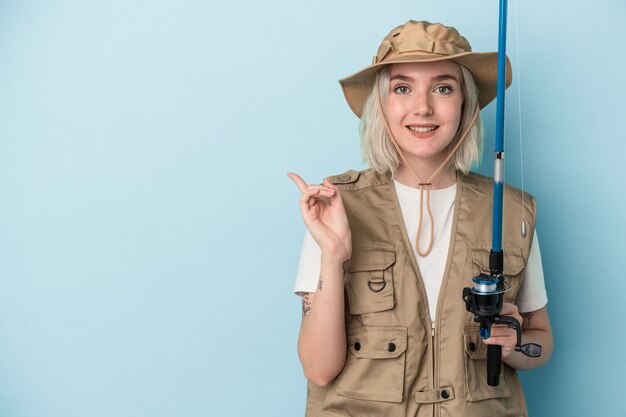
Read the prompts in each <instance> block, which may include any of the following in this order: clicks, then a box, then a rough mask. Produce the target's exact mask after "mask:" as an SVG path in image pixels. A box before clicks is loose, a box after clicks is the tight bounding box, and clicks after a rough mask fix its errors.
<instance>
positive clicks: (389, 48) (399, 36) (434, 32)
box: [374, 20, 472, 63]
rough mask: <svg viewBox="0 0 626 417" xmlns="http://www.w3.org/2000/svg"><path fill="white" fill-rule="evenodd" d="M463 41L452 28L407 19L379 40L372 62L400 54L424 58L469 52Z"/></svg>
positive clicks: (469, 47)
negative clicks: (423, 56)
mask: <svg viewBox="0 0 626 417" xmlns="http://www.w3.org/2000/svg"><path fill="white" fill-rule="evenodd" d="M471 51H472V47H471V46H470V44H469V42H468V41H467V39H465V38H464V37H463V36H461V34H460V33H459V32H458V31H457V30H456V29H455V28H453V27H448V26H444V25H442V24H441V23H430V22H426V21H421V22H417V21H414V20H409V21H408V22H406V23H405V24H403V25H400V26H398V27H396V28H394V29H393V30H392V31H391V32H389V34H388V35H387V36H386V37H385V38H384V39H383V41H382V43H381V44H380V47H379V48H378V52H377V53H376V56H375V57H374V63H379V62H384V61H386V60H388V59H389V58H391V57H394V56H397V55H400V54H403V53H407V52H410V53H413V54H415V53H418V54H424V55H437V56H442V55H443V56H445V55H456V54H461V53H464V52H471Z"/></svg>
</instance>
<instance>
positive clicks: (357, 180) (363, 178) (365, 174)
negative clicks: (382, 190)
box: [326, 168, 390, 191]
mask: <svg viewBox="0 0 626 417" xmlns="http://www.w3.org/2000/svg"><path fill="white" fill-rule="evenodd" d="M326 179H327V180H328V181H330V182H331V183H332V184H334V185H336V186H337V188H339V189H340V190H342V191H350V190H360V189H363V188H367V187H374V186H377V185H382V184H388V183H389V181H390V176H389V175H388V174H386V173H385V174H381V173H379V172H376V171H374V170H373V169H371V168H370V169H366V170H363V171H355V170H349V171H346V172H344V173H342V174H337V175H332V176H330V177H328V178H326Z"/></svg>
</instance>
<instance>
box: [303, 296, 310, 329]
mask: <svg viewBox="0 0 626 417" xmlns="http://www.w3.org/2000/svg"><path fill="white" fill-rule="evenodd" d="M310 312H311V300H310V299H309V293H308V292H305V293H304V294H302V322H304V319H306V318H307V316H308V315H309V313H310Z"/></svg>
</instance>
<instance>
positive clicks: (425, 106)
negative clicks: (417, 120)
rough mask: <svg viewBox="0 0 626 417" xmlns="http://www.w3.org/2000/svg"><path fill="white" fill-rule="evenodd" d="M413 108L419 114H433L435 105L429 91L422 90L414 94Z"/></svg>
mask: <svg viewBox="0 0 626 417" xmlns="http://www.w3.org/2000/svg"><path fill="white" fill-rule="evenodd" d="M412 110H413V113H414V114H415V115H417V116H430V115H432V114H433V107H432V103H431V100H430V95H429V94H428V92H420V93H417V94H415V95H414V99H413V109H412Z"/></svg>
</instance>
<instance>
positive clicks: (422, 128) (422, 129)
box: [407, 126, 439, 133]
mask: <svg viewBox="0 0 626 417" xmlns="http://www.w3.org/2000/svg"><path fill="white" fill-rule="evenodd" d="M407 128H408V129H409V130H411V131H413V132H415V133H428V132H432V131H433V130H435V129H438V128H439V126H407Z"/></svg>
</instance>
